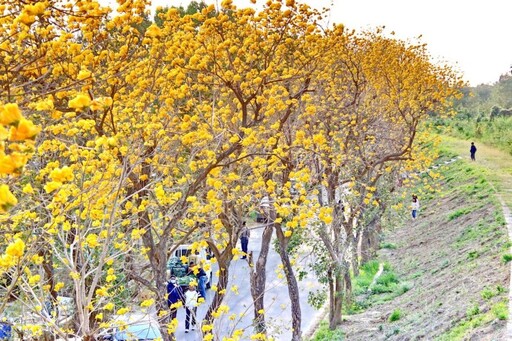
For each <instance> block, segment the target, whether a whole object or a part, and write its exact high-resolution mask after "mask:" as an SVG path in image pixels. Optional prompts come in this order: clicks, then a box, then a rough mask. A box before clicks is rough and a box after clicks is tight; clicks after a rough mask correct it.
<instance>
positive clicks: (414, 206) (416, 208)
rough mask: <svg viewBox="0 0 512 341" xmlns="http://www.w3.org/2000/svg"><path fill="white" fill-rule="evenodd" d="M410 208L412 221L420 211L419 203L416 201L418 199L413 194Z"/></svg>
mask: <svg viewBox="0 0 512 341" xmlns="http://www.w3.org/2000/svg"><path fill="white" fill-rule="evenodd" d="M411 208H412V212H411V215H412V219H416V217H417V216H418V211H419V209H420V201H419V200H418V197H417V196H416V195H415V194H413V195H412V203H411Z"/></svg>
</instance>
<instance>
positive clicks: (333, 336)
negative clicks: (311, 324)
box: [311, 321, 345, 341]
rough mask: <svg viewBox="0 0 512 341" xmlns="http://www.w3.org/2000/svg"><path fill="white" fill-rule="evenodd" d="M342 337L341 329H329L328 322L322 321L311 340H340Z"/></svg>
mask: <svg viewBox="0 0 512 341" xmlns="http://www.w3.org/2000/svg"><path fill="white" fill-rule="evenodd" d="M344 339H345V338H344V336H343V331H342V330H341V329H335V330H330V329H329V325H328V323H327V322H326V321H322V322H321V323H320V327H319V328H318V330H317V331H316V333H315V336H313V338H312V339H311V341H331V340H333V341H341V340H344Z"/></svg>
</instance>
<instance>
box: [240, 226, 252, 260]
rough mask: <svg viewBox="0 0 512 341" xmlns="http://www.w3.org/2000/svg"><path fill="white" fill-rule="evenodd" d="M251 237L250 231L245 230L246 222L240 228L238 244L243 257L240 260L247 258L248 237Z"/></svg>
mask: <svg viewBox="0 0 512 341" xmlns="http://www.w3.org/2000/svg"><path fill="white" fill-rule="evenodd" d="M250 236H251V231H249V229H248V228H247V225H246V222H245V221H244V222H242V228H241V229H240V244H241V245H242V251H243V253H244V255H243V256H242V259H245V258H247V251H248V245H249V237H250Z"/></svg>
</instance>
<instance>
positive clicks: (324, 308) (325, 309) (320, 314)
mask: <svg viewBox="0 0 512 341" xmlns="http://www.w3.org/2000/svg"><path fill="white" fill-rule="evenodd" d="M328 306H329V304H328V303H326V304H324V305H323V306H322V308H320V310H319V311H318V313H316V314H315V317H314V319H313V323H311V325H310V326H309V328H308V329H307V330H306V331H304V332H303V333H302V339H303V340H309V339H310V338H312V337H313V335H314V334H315V332H316V330H317V329H318V326H319V325H320V323H321V322H322V321H323V319H324V318H325V316H326V315H327V313H328V312H329V308H328Z"/></svg>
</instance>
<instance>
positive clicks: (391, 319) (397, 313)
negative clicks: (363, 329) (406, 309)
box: [388, 309, 402, 322]
mask: <svg viewBox="0 0 512 341" xmlns="http://www.w3.org/2000/svg"><path fill="white" fill-rule="evenodd" d="M401 317H402V312H401V311H400V309H395V310H393V312H392V313H391V315H389V319H388V321H389V322H395V321H398V320H400V318H401Z"/></svg>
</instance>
